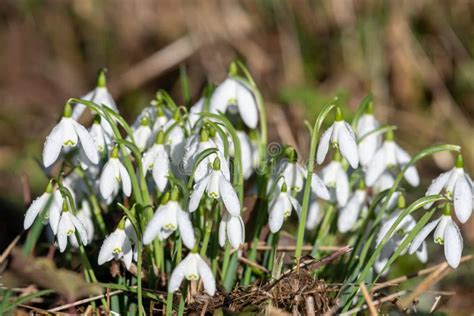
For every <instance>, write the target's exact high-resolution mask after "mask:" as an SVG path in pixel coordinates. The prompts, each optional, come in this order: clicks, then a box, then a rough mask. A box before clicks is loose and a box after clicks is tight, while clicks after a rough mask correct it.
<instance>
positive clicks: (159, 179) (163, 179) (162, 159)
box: [153, 149, 170, 192]
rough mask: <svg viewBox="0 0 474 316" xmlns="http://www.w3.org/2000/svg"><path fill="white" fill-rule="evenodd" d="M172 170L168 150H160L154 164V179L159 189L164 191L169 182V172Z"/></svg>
mask: <svg viewBox="0 0 474 316" xmlns="http://www.w3.org/2000/svg"><path fill="white" fill-rule="evenodd" d="M169 170H170V161H169V158H168V154H167V153H166V151H165V150H164V149H163V150H160V151H158V153H157V155H156V160H155V163H154V166H153V179H154V180H155V183H156V186H157V187H158V190H160V191H161V192H163V191H164V190H165V188H166V185H167V184H168V174H169Z"/></svg>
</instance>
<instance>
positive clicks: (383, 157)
mask: <svg viewBox="0 0 474 316" xmlns="http://www.w3.org/2000/svg"><path fill="white" fill-rule="evenodd" d="M410 159H411V158H410V155H408V154H407V152H406V151H404V150H403V149H401V148H400V146H398V145H397V143H395V141H394V140H393V131H388V132H387V134H386V137H385V141H384V142H383V144H382V147H381V148H379V149H378V150H377V152H376V153H375V156H374V158H373V159H372V161H371V163H370V164H369V166H368V168H367V172H366V174H365V183H366V184H367V185H368V186H370V187H371V186H373V185H374V183H375V182H376V181H377V180H378V179H379V177H380V176H381V175H382V174H383V173H384V171H386V170H390V169H391V168H393V167H399V168H400V169H401V168H403V167H404V166H405V165H406V164H407V163H408V162H409V161H410ZM404 177H405V179H406V180H407V181H408V183H410V184H411V185H412V186H414V187H416V186H418V185H419V184H420V178H419V176H418V172H417V171H416V168H415V167H414V166H410V167H409V168H408V169H407V171H406V172H405V174H404Z"/></svg>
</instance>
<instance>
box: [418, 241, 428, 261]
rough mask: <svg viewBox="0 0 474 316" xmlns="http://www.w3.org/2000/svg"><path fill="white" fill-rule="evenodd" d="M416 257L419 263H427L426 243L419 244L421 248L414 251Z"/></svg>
mask: <svg viewBox="0 0 474 316" xmlns="http://www.w3.org/2000/svg"><path fill="white" fill-rule="evenodd" d="M416 257H417V258H418V260H420V262H421V263H426V262H427V261H428V247H427V246H426V242H422V243H421V246H420V247H419V248H418V250H417V251H416Z"/></svg>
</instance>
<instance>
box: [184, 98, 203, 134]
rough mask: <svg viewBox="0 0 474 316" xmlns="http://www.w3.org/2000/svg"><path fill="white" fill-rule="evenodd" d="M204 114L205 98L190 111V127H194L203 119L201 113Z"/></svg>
mask: <svg viewBox="0 0 474 316" xmlns="http://www.w3.org/2000/svg"><path fill="white" fill-rule="evenodd" d="M202 112H204V97H201V98H200V99H199V100H198V101H197V102H196V104H194V105H193V106H192V107H191V108H190V109H189V117H188V119H189V120H188V122H189V125H190V127H194V126H195V125H196V123H197V121H198V120H199V118H200V117H201V116H200V115H199V113H202Z"/></svg>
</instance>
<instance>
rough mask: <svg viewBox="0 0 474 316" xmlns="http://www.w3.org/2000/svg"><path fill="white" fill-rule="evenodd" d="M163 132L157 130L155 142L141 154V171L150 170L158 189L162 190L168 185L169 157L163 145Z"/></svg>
mask: <svg viewBox="0 0 474 316" xmlns="http://www.w3.org/2000/svg"><path fill="white" fill-rule="evenodd" d="M164 141H165V134H164V133H163V131H159V132H158V134H157V136H156V142H155V144H154V145H153V146H152V147H151V148H150V149H148V151H146V152H145V154H144V155H143V169H144V170H143V172H144V174H145V175H146V173H147V172H148V171H151V172H152V176H153V180H154V181H155V183H156V186H157V187H158V190H160V191H161V192H163V191H164V190H165V188H166V186H167V185H168V175H169V172H170V158H169V156H168V152H167V151H166V149H165V146H164Z"/></svg>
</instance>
